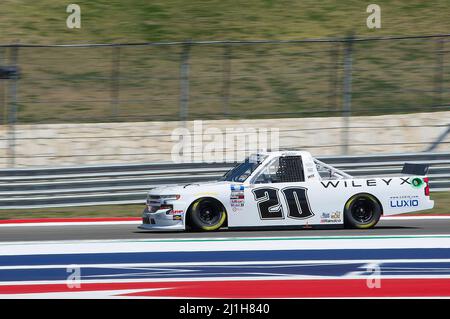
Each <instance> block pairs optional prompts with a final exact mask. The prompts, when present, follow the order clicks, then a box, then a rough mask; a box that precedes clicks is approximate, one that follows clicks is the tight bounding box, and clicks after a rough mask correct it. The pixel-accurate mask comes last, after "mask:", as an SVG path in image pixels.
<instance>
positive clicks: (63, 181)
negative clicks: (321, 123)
mask: <svg viewBox="0 0 450 319" xmlns="http://www.w3.org/2000/svg"><path fill="white" fill-rule="evenodd" d="M319 159H320V160H321V161H324V162H325V163H327V164H330V165H333V166H335V167H336V168H339V169H342V170H343V171H345V172H346V173H348V174H350V175H353V176H355V177H358V176H359V177H362V176H375V175H379V176H380V175H381V176H389V175H396V174H399V173H400V171H401V168H402V166H403V164H404V163H405V162H414V163H429V164H431V168H430V171H429V174H428V175H429V177H430V187H431V190H432V191H448V190H450V153H432V154H424V153H420V154H401V155H397V154H396V155H370V156H337V157H332V156H327V157H320V158H319ZM232 166H233V164H232V163H214V164H205V163H189V164H171V163H170V164H168V163H157V164H124V165H102V166H80V167H53V168H23V169H2V170H0V209H3V210H4V209H31V208H46V207H68V206H89V205H109V204H135V203H136V204H137V203H142V204H143V203H144V202H145V198H146V194H147V192H148V191H149V189H151V188H152V187H155V186H158V185H163V184H179V183H192V182H202V181H211V180H215V179H217V178H218V177H220V176H222V175H223V174H224V173H225V172H226V171H227V170H228V169H230V168H231V167H232Z"/></svg>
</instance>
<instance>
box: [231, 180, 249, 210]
mask: <svg viewBox="0 0 450 319" xmlns="http://www.w3.org/2000/svg"><path fill="white" fill-rule="evenodd" d="M230 189H231V193H230V205H231V207H232V208H233V211H234V212H236V211H238V210H240V209H242V208H243V207H244V205H245V194H244V185H230Z"/></svg>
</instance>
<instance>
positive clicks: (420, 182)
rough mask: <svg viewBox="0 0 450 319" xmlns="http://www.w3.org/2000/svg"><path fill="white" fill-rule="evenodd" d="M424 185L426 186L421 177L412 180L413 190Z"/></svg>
mask: <svg viewBox="0 0 450 319" xmlns="http://www.w3.org/2000/svg"><path fill="white" fill-rule="evenodd" d="M423 184H424V181H423V179H421V178H420V177H415V178H413V179H412V180H411V186H412V187H413V188H421V187H422V185H423Z"/></svg>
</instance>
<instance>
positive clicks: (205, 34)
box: [0, 0, 450, 123]
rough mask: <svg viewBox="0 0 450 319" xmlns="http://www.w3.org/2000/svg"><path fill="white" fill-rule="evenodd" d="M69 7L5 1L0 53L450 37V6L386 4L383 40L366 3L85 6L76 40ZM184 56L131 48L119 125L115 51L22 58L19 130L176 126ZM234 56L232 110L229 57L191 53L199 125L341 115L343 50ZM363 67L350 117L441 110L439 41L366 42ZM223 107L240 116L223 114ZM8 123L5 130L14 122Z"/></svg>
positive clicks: (58, 0) (357, 48) (256, 50)
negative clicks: (22, 126) (150, 123)
mask: <svg viewBox="0 0 450 319" xmlns="http://www.w3.org/2000/svg"><path fill="white" fill-rule="evenodd" d="M68 3H70V2H67V1H62V0H40V1H28V0H2V1H1V2H0V13H1V19H0V43H16V42H21V43H35V44H37V43H39V44H54V43H61V44H67V43H118V42H127V43H131V42H146V41H183V40H257V39H282V40H291V39H304V38H322V37H334V36H339V37H343V36H346V35H347V34H349V33H350V32H354V33H355V34H356V35H357V36H385V35H405V34H406V35H421V34H436V33H448V32H450V19H448V12H449V8H450V1H449V0H446V1H434V2H433V3H432V4H431V3H429V2H427V3H424V2H423V1H419V0H415V1H378V2H377V4H378V5H380V6H381V18H382V28H381V29H378V30H370V29H368V28H367V27H366V18H367V16H368V14H367V13H366V11H365V10H366V6H367V5H368V3H364V2H361V1H356V0H351V1H340V2H337V1H332V0H325V1H321V2H317V1H311V0H307V1H288V0H277V1H275V0H248V1H235V0H230V1H219V0H203V1H199V0H192V1H186V0H165V1H148V0H129V1H119V0H79V1H76V3H77V4H79V5H80V6H81V16H82V22H81V23H82V28H81V29H78V30H70V29H67V28H66V24H65V21H66V18H67V16H68V14H67V13H66V12H65V9H66V6H67V5H68ZM447 49H448V48H447ZM181 50H182V48H181V47H179V46H172V47H151V48H150V47H140V48H136V47H126V48H122V49H121V67H120V104H119V114H118V115H119V117H115V118H113V117H112V116H113V115H114V108H113V105H112V103H111V102H110V100H111V96H112V94H111V87H112V83H111V79H110V76H111V61H112V59H113V50H112V49H111V48H93V49H83V48H77V49H70V48H65V49H62V48H52V49H48V48H27V49H21V50H20V54H19V65H20V68H21V74H22V78H21V80H20V81H19V86H18V89H19V93H18V98H19V105H20V108H19V111H18V114H17V119H18V121H19V122H20V123H65V122H72V123H78V122H108V121H134V120H135V121H141V120H161V119H162V120H177V119H178V114H179V109H178V108H179V92H180V84H179V71H180V53H181ZM230 53H231V74H230V78H231V84H230V93H231V95H230V99H229V103H230V104H229V106H228V107H225V106H224V104H223V103H224V102H223V101H224V99H222V96H221V95H222V93H223V78H224V75H223V55H224V48H223V46H209V47H208V46H201V47H193V48H192V49H191V53H190V74H189V77H190V85H189V86H190V104H189V119H196V118H199V117H201V118H203V119H218V118H224V117H228V116H234V117H238V118H241V117H246V118H273V117H291V116H299V117H301V116H333V115H334V116H339V115H340V112H339V110H340V109H341V103H342V99H341V98H342V87H343V82H342V79H343V66H342V61H343V58H342V54H343V46H342V45H339V44H335V43H332V44H301V45H283V46H281V45H276V46H274V45H258V46H233V47H232V50H231V52H230ZM5 54H6V56H8V55H9V52H7V51H4V50H1V49H0V61H1V58H2V56H3V55H5ZM353 61H354V67H353V70H354V71H353V79H354V81H353V101H352V114H354V115H377V114H393V113H412V112H419V111H433V110H442V108H431V107H430V106H431V105H432V104H433V103H434V101H436V99H437V97H436V93H435V92H434V90H435V88H436V85H435V82H434V81H435V79H436V74H435V70H436V68H435V64H436V43H435V41H434V40H427V41H419V40H407V41H392V42H371V43H368V42H364V43H357V44H355V45H354V59H353ZM444 61H446V59H445V58H444ZM445 63H447V62H445ZM334 70H336V71H334ZM333 79H335V80H333ZM333 81H336V85H335V86H334V85H333ZM0 85H3V84H1V83H0ZM449 85H450V77H447V76H444V83H443V87H444V88H445V87H448V86H449ZM333 88H336V90H334V89H333ZM334 96H336V97H337V98H335V97H334ZM449 99H450V91H448V90H447V91H444V93H443V95H442V100H443V101H444V102H445V101H448V100H449ZM387 101H388V102H389V104H387ZM6 107H7V103H5V108H6ZM225 108H227V109H228V110H229V111H230V113H231V115H230V114H228V115H227V114H224V109H225ZM447 109H448V107H447ZM274 112H277V113H284V114H285V115H283V114H280V115H273V114H272V113H274ZM0 114H1V115H0V121H1V122H5V120H6V118H7V113H6V111H4V110H3V111H2V112H1V113H0Z"/></svg>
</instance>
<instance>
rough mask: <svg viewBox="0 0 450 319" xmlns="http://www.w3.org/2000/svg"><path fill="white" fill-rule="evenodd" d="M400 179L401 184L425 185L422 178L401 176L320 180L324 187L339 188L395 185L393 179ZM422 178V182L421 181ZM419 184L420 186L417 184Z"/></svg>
mask: <svg viewBox="0 0 450 319" xmlns="http://www.w3.org/2000/svg"><path fill="white" fill-rule="evenodd" d="M394 180H395V181H399V182H400V185H403V184H410V185H412V186H413V187H421V185H423V180H422V179H421V178H415V179H413V180H412V181H410V178H409V177H406V178H403V177H400V178H399V179H393V178H380V179H373V178H370V179H363V180H340V181H337V180H330V181H324V182H320V183H321V184H322V186H323V187H324V188H338V187H339V186H340V187H346V188H347V187H355V188H356V187H365V186H367V187H376V186H377V185H379V184H381V185H386V186H391V185H393V183H392V181H394ZM419 180H420V182H419ZM417 184H418V186H416V185H417Z"/></svg>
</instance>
